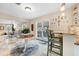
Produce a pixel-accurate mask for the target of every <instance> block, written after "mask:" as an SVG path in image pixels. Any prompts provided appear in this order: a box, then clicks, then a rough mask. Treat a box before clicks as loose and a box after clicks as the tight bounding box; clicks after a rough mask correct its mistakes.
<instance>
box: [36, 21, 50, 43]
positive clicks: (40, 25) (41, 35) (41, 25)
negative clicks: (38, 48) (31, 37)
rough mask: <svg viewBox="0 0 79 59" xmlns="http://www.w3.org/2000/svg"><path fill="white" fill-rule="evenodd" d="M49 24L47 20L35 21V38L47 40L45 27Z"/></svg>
mask: <svg viewBox="0 0 79 59" xmlns="http://www.w3.org/2000/svg"><path fill="white" fill-rule="evenodd" d="M48 26H49V21H44V22H37V39H40V40H43V41H47V39H48V38H47V32H46V29H47V27H48Z"/></svg>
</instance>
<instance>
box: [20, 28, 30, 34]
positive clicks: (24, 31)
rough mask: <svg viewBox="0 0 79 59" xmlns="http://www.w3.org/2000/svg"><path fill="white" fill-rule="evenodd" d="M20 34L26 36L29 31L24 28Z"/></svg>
mask: <svg viewBox="0 0 79 59" xmlns="http://www.w3.org/2000/svg"><path fill="white" fill-rule="evenodd" d="M21 32H22V33H24V34H27V33H30V30H29V28H24V29H23V30H22V31H21Z"/></svg>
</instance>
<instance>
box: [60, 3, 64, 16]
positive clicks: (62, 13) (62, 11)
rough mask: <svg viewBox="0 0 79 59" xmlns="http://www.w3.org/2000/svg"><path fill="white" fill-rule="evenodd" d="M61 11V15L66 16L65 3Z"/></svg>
mask: <svg viewBox="0 0 79 59" xmlns="http://www.w3.org/2000/svg"><path fill="white" fill-rule="evenodd" d="M60 11H61V16H62V17H64V16H65V3H62V4H61V8H60Z"/></svg>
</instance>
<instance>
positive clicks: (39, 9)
mask: <svg viewBox="0 0 79 59" xmlns="http://www.w3.org/2000/svg"><path fill="white" fill-rule="evenodd" d="M72 5H73V4H70V3H69V4H68V3H67V4H66V8H70V7H71V6H72ZM25 6H28V7H30V8H31V12H27V11H26V10H25V9H24V7H25ZM60 6H61V4H60V3H23V4H21V5H20V6H18V5H17V4H15V3H0V11H1V12H4V13H7V14H9V15H12V16H16V17H20V18H24V19H34V18H36V17H39V16H43V15H46V14H49V13H51V12H52V13H53V12H55V11H57V10H60Z"/></svg>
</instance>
